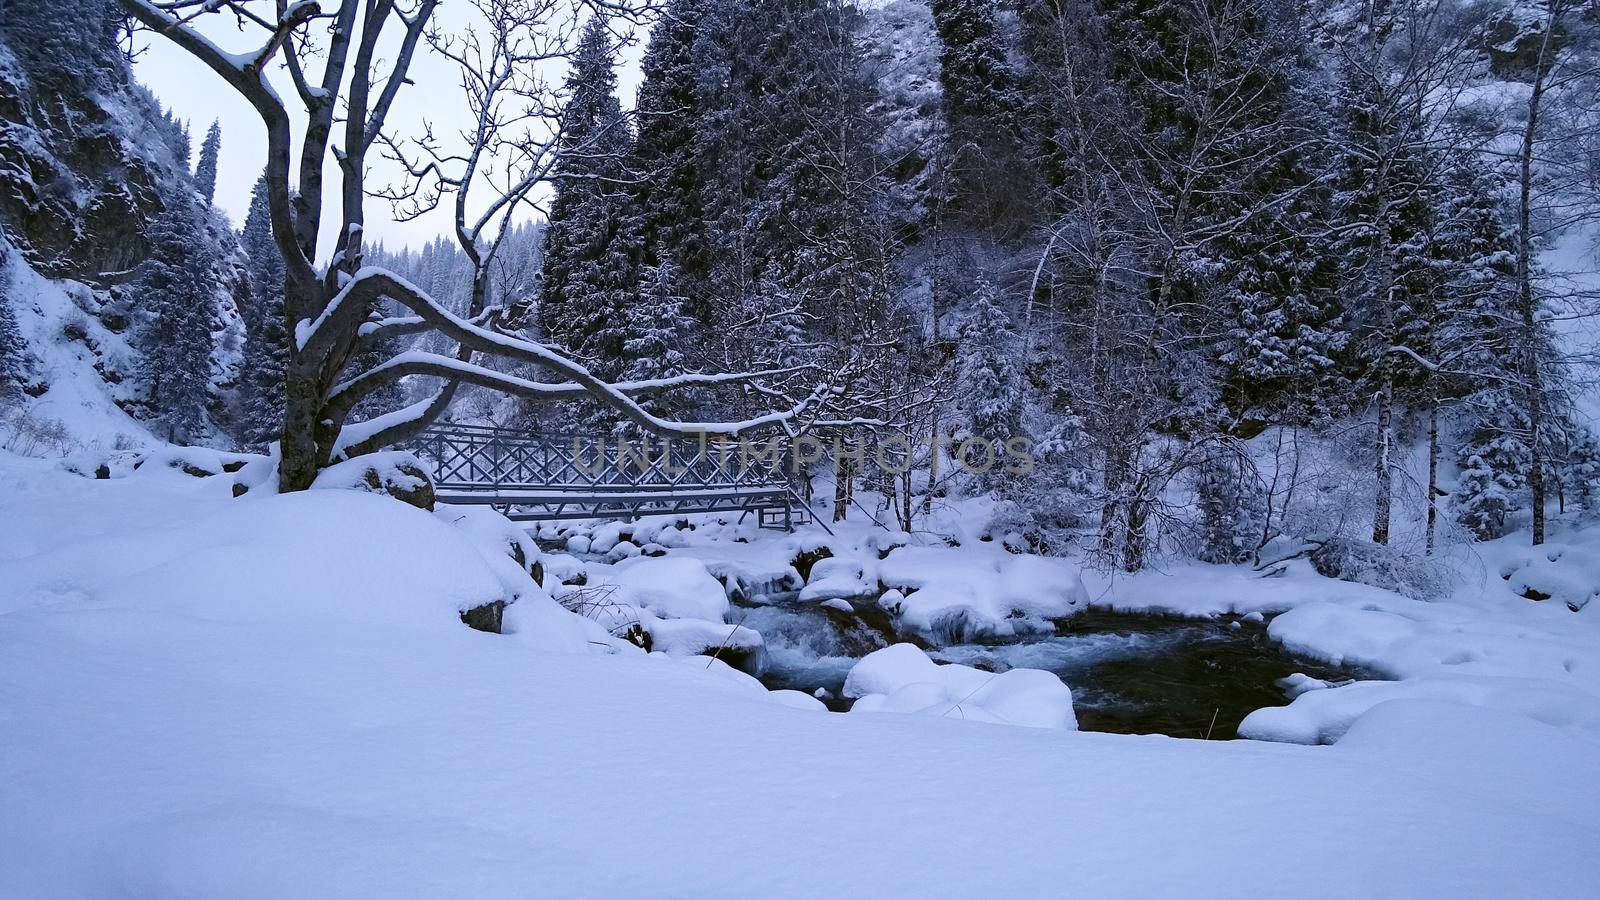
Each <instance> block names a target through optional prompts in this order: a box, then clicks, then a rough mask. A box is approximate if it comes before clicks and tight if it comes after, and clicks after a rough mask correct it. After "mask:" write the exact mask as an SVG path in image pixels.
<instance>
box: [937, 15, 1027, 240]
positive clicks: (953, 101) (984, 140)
mask: <svg viewBox="0 0 1600 900" xmlns="http://www.w3.org/2000/svg"><path fill="white" fill-rule="evenodd" d="M1000 6H1001V4H999V3H997V2H995V0H933V3H932V8H933V20H934V24H935V26H936V27H937V29H938V33H939V43H940V49H939V84H940V86H941V88H942V89H943V100H942V103H943V112H944V122H945V125H946V127H947V129H948V131H947V136H946V139H945V140H946V144H945V146H944V148H942V152H941V153H940V157H941V158H940V163H941V166H942V168H943V170H944V177H943V178H942V179H941V181H942V182H943V185H944V194H945V196H943V197H941V198H939V199H940V200H942V201H943V202H945V203H947V204H948V205H949V207H950V209H951V211H952V212H954V214H955V217H956V218H958V219H961V220H965V221H967V222H970V223H972V224H975V225H977V226H979V227H981V228H984V229H986V230H988V231H990V232H992V233H995V234H999V235H1005V236H1014V235H1015V234H1017V233H1018V230H1019V229H1020V228H1022V227H1024V226H1026V224H1027V223H1028V222H1029V221H1030V219H1031V218H1032V204H1033V201H1034V197H1033V178H1032V168H1031V167H1030V166H1028V165H1027V162H1026V160H1025V159H1024V157H1023V154H1022V147H1021V135H1020V131H1019V127H1020V112H1021V105H1022V101H1021V97H1020V96H1019V94H1018V86H1017V82H1018V78H1017V74H1016V72H1015V71H1014V70H1013V68H1012V66H1011V63H1010V62H1009V60H1008V58H1007V53H1006V46H1005V42H1004V41H1003V40H1002V38H1001V36H1000V33H999V28H998V25H997V21H996V20H997V17H998V14H999V12H1000Z"/></svg>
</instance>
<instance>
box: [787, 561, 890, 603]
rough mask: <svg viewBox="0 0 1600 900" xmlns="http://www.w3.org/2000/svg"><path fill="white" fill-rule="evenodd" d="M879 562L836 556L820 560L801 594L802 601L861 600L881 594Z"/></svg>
mask: <svg viewBox="0 0 1600 900" xmlns="http://www.w3.org/2000/svg"><path fill="white" fill-rule="evenodd" d="M876 562H877V561H876V560H866V559H862V558H861V557H841V556H834V557H828V558H826V559H820V560H817V562H816V564H815V565H813V566H812V567H811V577H810V578H809V579H807V581H806V586H805V587H804V588H802V589H801V591H800V600H801V601H802V602H806V603H810V602H815V601H819V600H833V599H843V600H860V599H863V598H866V597H873V596H876V595H877V593H878V572H877V566H876V565H875V563H876Z"/></svg>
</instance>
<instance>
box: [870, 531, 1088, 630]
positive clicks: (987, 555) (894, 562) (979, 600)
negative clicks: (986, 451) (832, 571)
mask: <svg viewBox="0 0 1600 900" xmlns="http://www.w3.org/2000/svg"><path fill="white" fill-rule="evenodd" d="M878 579H879V580H880V581H881V582H882V583H883V584H884V585H885V586H886V587H889V588H894V589H896V590H898V591H899V592H900V593H901V595H902V596H901V597H899V598H896V601H897V602H896V603H895V604H894V606H895V607H896V608H897V610H898V611H897V613H896V626H897V628H898V629H899V630H900V631H901V632H902V633H910V634H915V635H917V636H919V637H921V638H924V639H926V640H929V641H932V642H934V643H938V644H952V643H965V642H968V641H972V640H976V639H980V638H987V637H1014V636H1017V635H1024V634H1033V633H1043V632H1048V631H1051V630H1052V629H1053V628H1054V624H1053V623H1054V621H1055V620H1057V619H1062V618H1066V617H1068V616H1071V615H1073V614H1074V613H1076V612H1079V611H1081V610H1083V609H1084V608H1086V607H1087V606H1088V600H1089V594H1088V591H1087V589H1085V587H1084V585H1083V580H1082V578H1081V577H1080V576H1079V574H1078V571H1077V569H1076V567H1073V566H1071V565H1069V564H1068V563H1066V562H1064V561H1062V560H1058V559H1052V558H1048V557H1042V556H1019V555H1014V554H1010V553H1007V552H1005V550H1003V549H1001V548H999V547H995V546H993V545H989V544H981V545H977V546H965V547H900V548H897V549H895V550H893V551H891V552H890V553H889V555H888V556H887V557H885V558H884V559H883V560H882V561H881V562H880V563H879V564H878Z"/></svg>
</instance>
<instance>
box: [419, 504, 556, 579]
mask: <svg viewBox="0 0 1600 900" xmlns="http://www.w3.org/2000/svg"><path fill="white" fill-rule="evenodd" d="M433 514H434V515H435V516H437V517H438V518H440V519H443V520H444V521H446V522H449V523H450V524H451V525H454V526H455V527H457V528H459V529H461V530H462V531H465V532H467V533H468V534H470V535H471V536H472V537H473V538H474V539H475V540H477V541H478V542H479V543H480V544H481V545H482V546H483V547H485V548H489V549H492V550H498V551H500V552H502V553H504V554H505V555H506V556H507V557H508V558H510V559H511V560H512V561H513V562H515V563H516V564H517V565H518V566H520V567H522V568H523V569H526V570H527V571H529V572H530V573H531V572H532V571H533V567H534V565H535V564H536V563H538V562H539V560H540V553H539V545H538V544H536V543H534V541H533V539H532V538H530V537H528V532H527V531H525V530H523V528H522V527H521V526H520V525H518V524H517V523H515V522H513V521H511V520H510V519H508V518H506V517H505V516H503V515H501V514H500V513H499V512H496V511H495V510H493V509H490V508H489V507H487V506H440V507H439V508H437V509H435V510H434V511H433ZM569 558H570V557H569Z"/></svg>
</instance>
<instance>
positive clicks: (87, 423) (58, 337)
mask: <svg viewBox="0 0 1600 900" xmlns="http://www.w3.org/2000/svg"><path fill="white" fill-rule="evenodd" d="M0 253H8V254H11V263H12V264H11V265H10V266H8V267H6V268H5V269H3V270H0V277H3V278H4V281H5V283H4V284H0V302H9V303H11V304H12V310H13V312H14V314H15V315H16V318H17V323H18V325H19V326H20V328H21V331H22V336H23V338H24V340H25V342H26V348H27V349H26V353H27V355H28V356H29V357H30V361H31V362H32V363H33V371H32V377H31V380H30V384H29V385H28V386H27V387H26V391H27V394H26V396H24V397H18V398H16V400H15V402H16V406H15V408H14V409H13V410H11V412H10V415H9V416H8V421H7V423H6V424H7V428H8V431H9V432H10V434H9V435H8V437H10V438H11V439H12V440H13V441H15V442H24V443H25V442H27V441H28V440H30V438H28V437H27V435H25V434H23V432H29V431H40V430H42V431H46V432H51V433H53V434H54V435H55V437H54V438H52V439H51V440H50V441H47V442H46V445H45V446H41V447H39V448H38V452H41V453H50V454H60V453H65V452H67V451H68V450H71V449H77V448H80V447H82V448H97V449H103V450H109V449H113V448H116V447H118V446H122V445H144V444H148V443H151V442H152V441H153V439H152V437H151V435H150V433H149V431H148V430H147V429H146V428H145V427H144V426H143V425H142V424H141V423H139V422H138V421H136V420H135V419H133V418H132V417H131V416H129V415H128V414H127V413H126V412H124V410H123V408H122V407H121V406H120V405H119V403H132V402H133V401H135V400H137V399H138V397H139V393H138V390H137V386H136V383H135V373H136V372H137V370H138V363H139V357H138V354H137V353H136V352H135V351H134V350H133V349H132V348H131V347H130V346H129V344H128V339H129V337H130V334H129V333H128V329H129V327H130V325H131V322H130V320H129V318H128V316H127V309H126V306H125V305H122V304H117V303H115V302H114V301H111V300H110V298H108V297H107V296H106V295H105V294H104V293H100V292H96V291H94V290H92V289H91V288H89V287H87V286H86V285H83V284H80V283H78V282H75V281H68V280H60V281H52V280H50V279H48V278H45V277H44V276H42V275H39V274H38V273H37V272H35V271H33V270H32V269H31V268H28V267H27V265H26V264H25V263H24V262H23V261H22V260H21V258H20V255H18V254H15V253H14V251H12V250H11V249H10V248H9V247H5V246H4V245H0ZM107 322H110V323H111V324H113V325H118V326H120V327H119V328H118V329H117V330H113V329H112V328H111V327H109V326H108V325H107ZM35 394H37V396H35ZM16 449H21V445H20V443H19V444H18V445H17V447H16Z"/></svg>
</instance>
